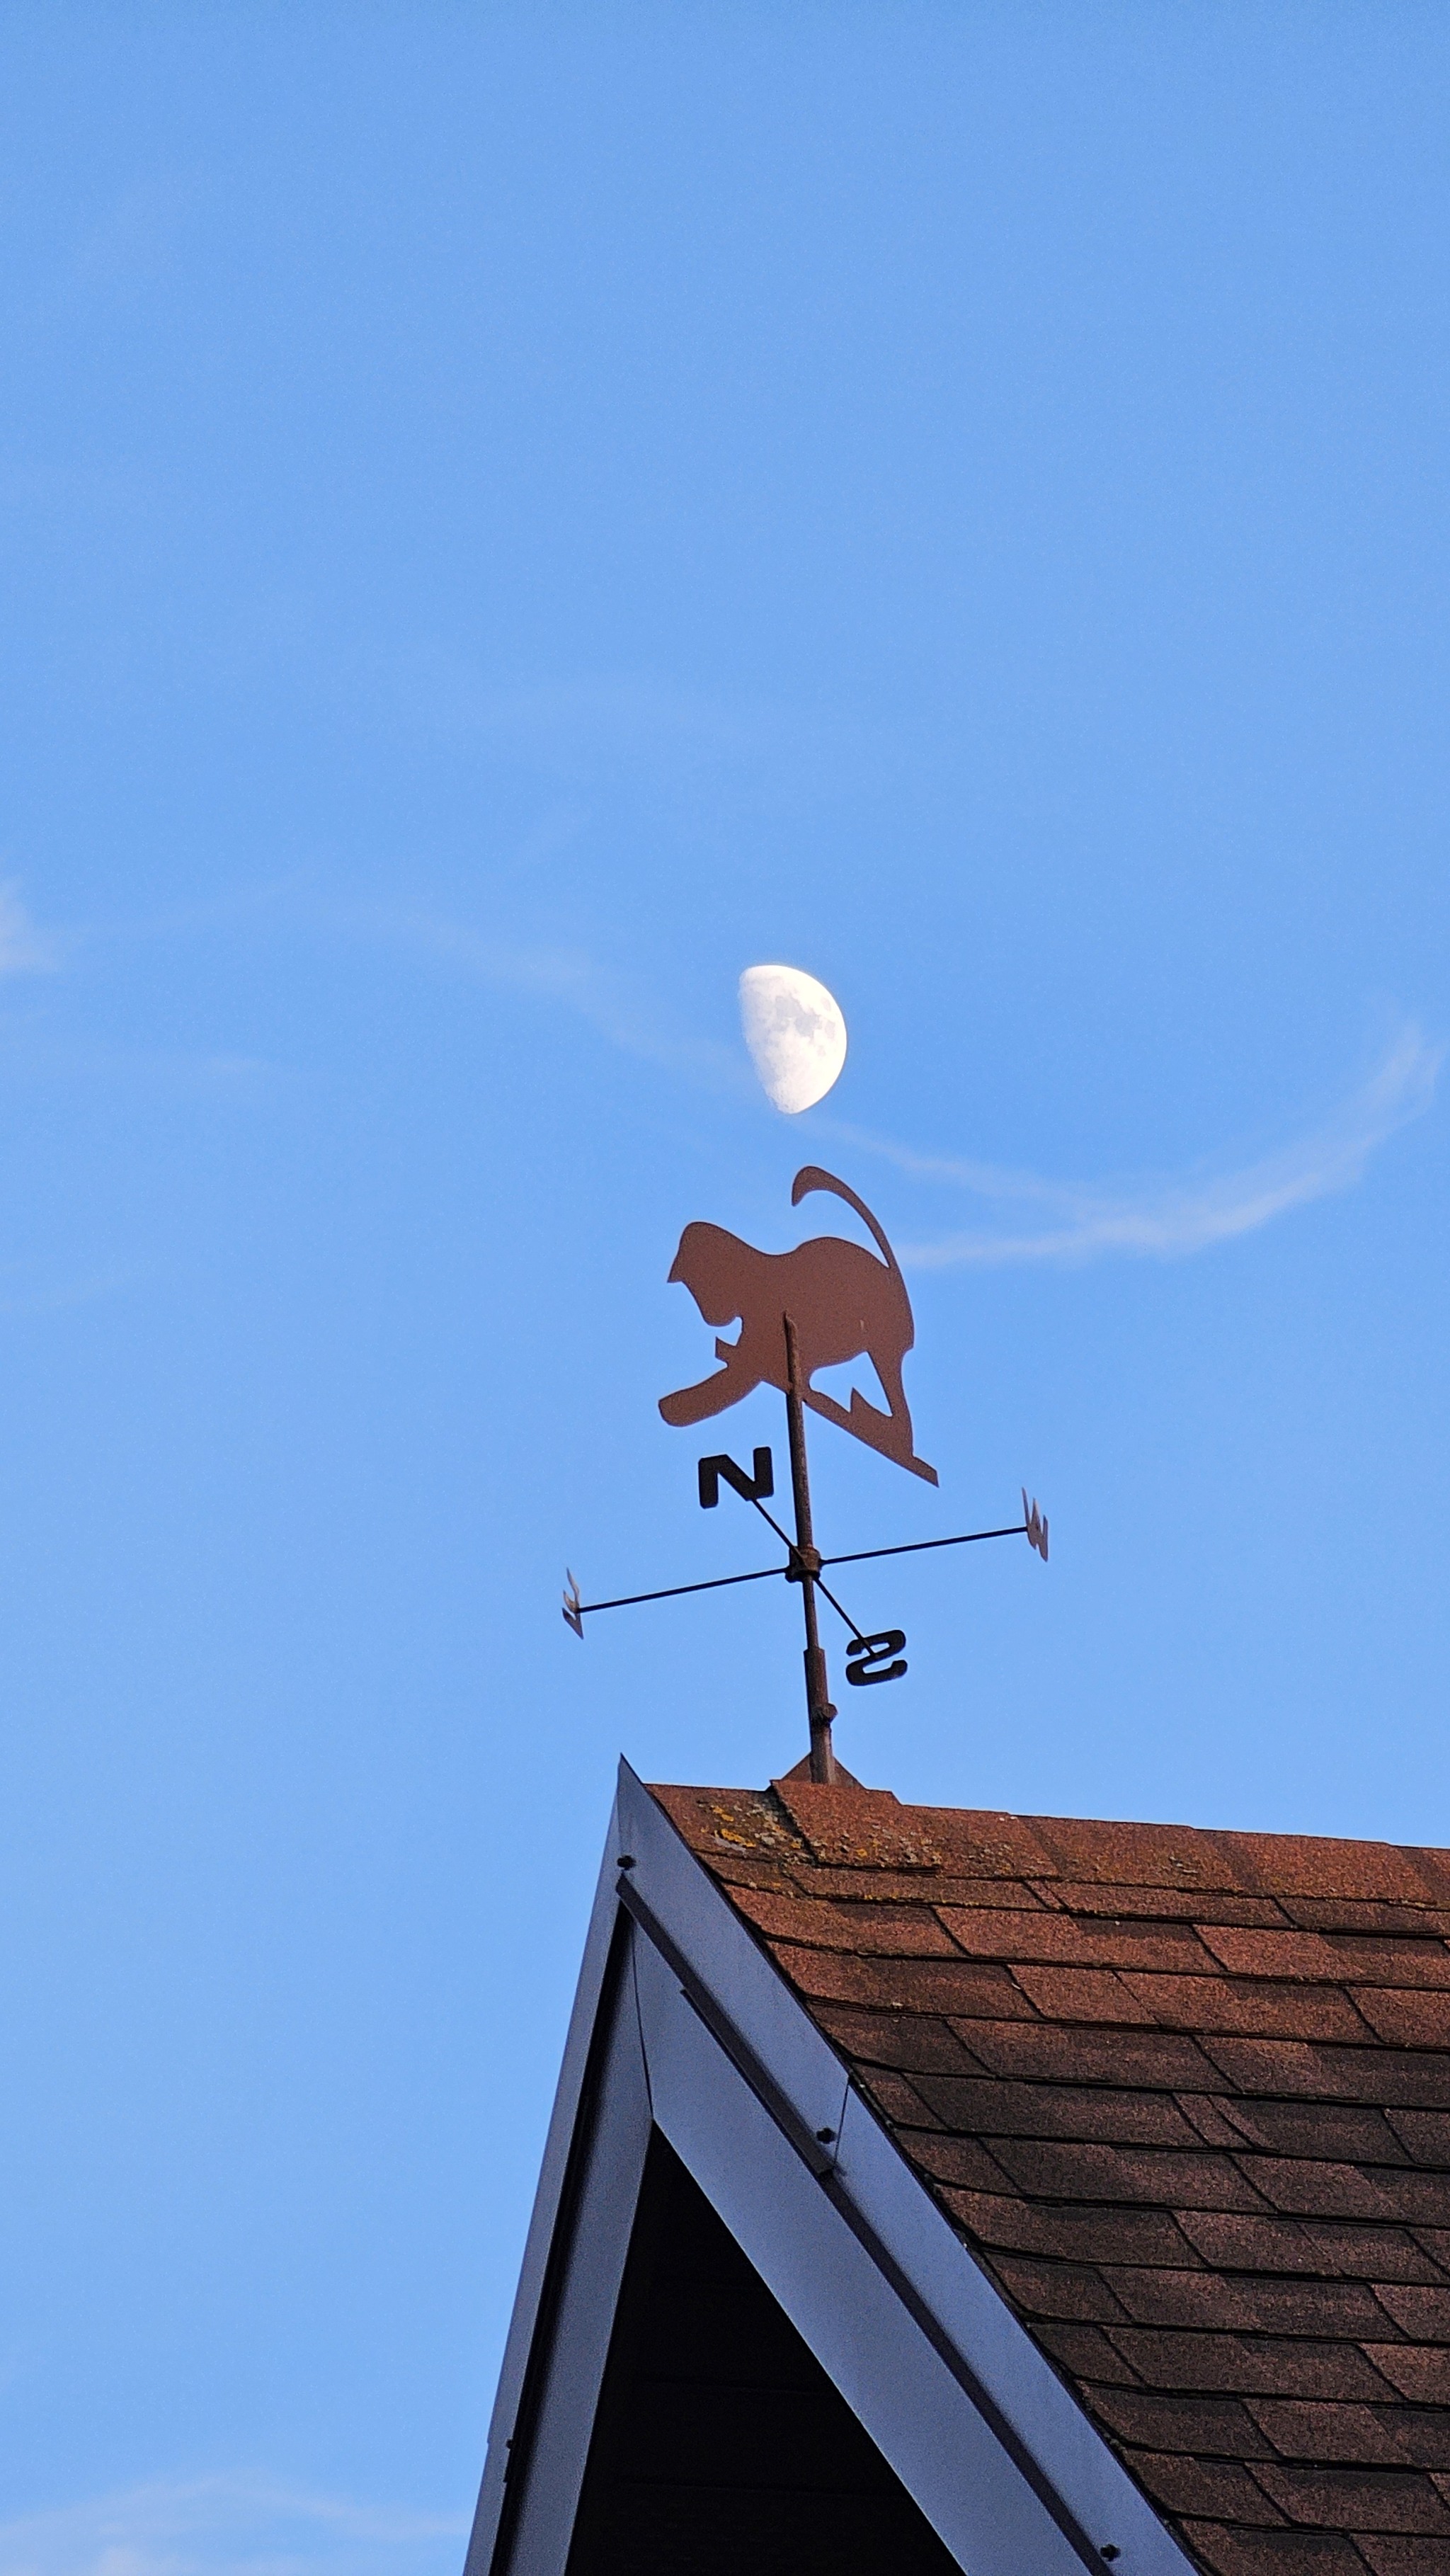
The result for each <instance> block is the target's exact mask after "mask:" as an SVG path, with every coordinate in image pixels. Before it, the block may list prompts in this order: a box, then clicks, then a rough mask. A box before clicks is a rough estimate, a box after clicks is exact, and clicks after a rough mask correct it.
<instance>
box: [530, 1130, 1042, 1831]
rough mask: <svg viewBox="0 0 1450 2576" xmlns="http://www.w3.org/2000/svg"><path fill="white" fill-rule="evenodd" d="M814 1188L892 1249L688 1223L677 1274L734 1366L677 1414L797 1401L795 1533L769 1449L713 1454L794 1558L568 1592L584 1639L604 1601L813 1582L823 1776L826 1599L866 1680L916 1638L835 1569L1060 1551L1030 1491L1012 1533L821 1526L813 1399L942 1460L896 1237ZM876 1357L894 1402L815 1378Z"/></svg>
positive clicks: (916, 1472) (677, 1403)
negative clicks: (772, 1395) (918, 1368)
mask: <svg viewBox="0 0 1450 2576" xmlns="http://www.w3.org/2000/svg"><path fill="white" fill-rule="evenodd" d="M814 1190H831V1191H833V1192H834V1194H835V1196H836V1197H837V1198H839V1199H844V1200H845V1202H846V1205H847V1206H848V1207H849V1208H853V1209H854V1210H855V1213H856V1215H857V1216H858V1217H859V1218H860V1219H861V1222H862V1224H863V1225H864V1226H866V1227H867V1229H868V1230H869V1232H870V1233H871V1234H872V1236H873V1237H874V1238H875V1241H876V1243H877V1245H878V1246H879V1248H880V1252H881V1256H882V1257H881V1259H880V1260H879V1261H878V1259H877V1258H876V1255H875V1254H874V1253H871V1252H868V1251H867V1250H866V1249H865V1246H864V1245H862V1244H859V1243H852V1242H850V1241H848V1240H847V1238H846V1237H845V1236H844V1235H838V1234H818V1235H813V1236H812V1237H811V1238H810V1240H809V1241H808V1242H806V1243H801V1244H797V1245H796V1247H795V1249H794V1251H791V1252H758V1251H757V1250H756V1249H755V1246H754V1245H753V1244H749V1243H742V1241H741V1239H740V1237H739V1235H738V1234H729V1233H727V1232H726V1230H725V1228H724V1227H723V1226H719V1225H687V1226H686V1228H685V1231H684V1233H683V1234H682V1235H681V1237H680V1248H679V1250H678V1252H677V1253H676V1255H675V1259H674V1266H673V1268H672V1269H671V1271H670V1278H671V1280H681V1281H683V1283H684V1285H685V1287H687V1288H688V1289H689V1292H690V1294H691V1296H692V1297H693V1298H694V1300H695V1303H696V1305H697V1306H698V1307H699V1310H700V1313H701V1315H702V1317H703V1319H704V1321H705V1322H706V1323H707V1324H711V1325H714V1326H715V1327H716V1328H717V1339H716V1343H715V1356H716V1358H717V1359H718V1360H719V1361H720V1362H721V1363H722V1365H721V1366H720V1367H719V1368H718V1369H716V1370H714V1371H713V1372H712V1373H711V1375H710V1376H709V1377H705V1378H701V1379H700V1381H699V1383H698V1385H695V1386H686V1387H681V1388H680V1389H679V1390H678V1392H677V1393H675V1394H674V1395H666V1396H662V1397H661V1399H660V1411H661V1413H662V1414H663V1415H664V1418H665V1420H666V1422H668V1423H672V1424H673V1425H674V1426H675V1427H676V1428H677V1429H681V1430H684V1429H688V1428H690V1427H691V1426H692V1425H693V1424H695V1423H697V1422H707V1421H709V1420H710V1418H711V1416H712V1415H714V1414H717V1413H724V1412H726V1411H727V1410H728V1408H729V1407H730V1406H731V1405H732V1404H739V1403H740V1402H741V1401H742V1399H743V1398H744V1397H745V1396H747V1395H753V1394H754V1392H755V1389H756V1388H757V1387H758V1386H774V1387H778V1388H779V1389H780V1392H781V1393H782V1394H783V1395H784V1397H785V1419H786V1436H787V1439H788V1442H789V1447H790V1481H791V1500H792V1504H793V1506H794V1512H795V1537H794V1538H793V1539H792V1538H791V1537H790V1536H789V1535H788V1533H787V1532H786V1531H785V1530H783V1529H782V1528H781V1525H780V1523H779V1521H777V1520H776V1519H775V1518H774V1517H773V1515H772V1514H771V1513H770V1512H768V1511H767V1510H766V1508H765V1506H766V1503H767V1501H768V1500H769V1499H770V1497H771V1496H772V1495H773V1494H774V1492H775V1470H774V1464H773V1461H772V1458H771V1453H770V1451H769V1449H757V1450H756V1451H755V1453H754V1457H753V1460H752V1464H751V1469H750V1472H749V1473H747V1471H746V1470H745V1468H743V1467H738V1466H737V1465H736V1463H735V1461H734V1459H733V1458H727V1457H723V1456H714V1457H708V1458H702V1459H701V1460H700V1462H699V1485H700V1502H701V1505H702V1506H703V1508H704V1509H705V1510H706V1511H711V1510H713V1509H714V1508H715V1506H716V1505H717V1504H718V1502H719V1500H720V1487H721V1484H722V1483H724V1484H726V1485H728V1486H729V1487H730V1490H731V1492H732V1493H735V1494H738V1495H739V1496H740V1498H741V1500H742V1502H747V1503H750V1504H752V1505H753V1506H754V1508H755V1510H756V1511H757V1512H759V1514H760V1517H761V1519H762V1520H763V1521H766V1522H767V1523H768V1524H769V1526H770V1528H771V1529H772V1530H773V1531H774V1532H775V1535H776V1537H777V1538H778V1539H779V1540H780V1542H781V1545H782V1546H783V1547H784V1549H785V1551H786V1561H785V1563H784V1565H763V1566H760V1567H758V1568H757V1569H756V1570H755V1571H754V1572H753V1573H750V1574H719V1575H715V1576H713V1577H712V1578H711V1579H710V1580H709V1581H707V1582H704V1583H672V1584H668V1585H666V1586H665V1587H664V1589H663V1590H661V1591H657V1592H630V1593H626V1594H624V1595H622V1596H621V1598H620V1599H618V1600H615V1601H582V1600H581V1599H580V1597H579V1587H578V1585H577V1583H576V1582H575V1580H574V1577H573V1575H572V1574H570V1575H569V1578H568V1589H567V1591H566V1592H565V1595H564V1617H565V1619H566V1620H567V1622H568V1624H569V1626H570V1627H571V1628H572V1629H573V1631H574V1634H575V1635H576V1637H582V1636H583V1634H584V1622H585V1620H586V1619H587V1618H589V1617H591V1616H592V1615H594V1614H595V1613H596V1612H598V1611H601V1610H626V1609H630V1608H633V1607H634V1606H635V1605H636V1604H637V1603H639V1602H644V1601H671V1600H675V1599H677V1598H678V1597H679V1596H680V1595H681V1594H682V1593H686V1592H719V1591H723V1590H724V1589H725V1588H726V1587H727V1586H728V1585H730V1584H734V1583H766V1582H769V1581H771V1580H772V1579H775V1580H781V1579H783V1580H784V1581H785V1582H787V1583H798V1584H799V1585H800V1587H801V1603H802V1607H803V1610H804V1613H805V1636H806V1644H805V1676H806V1711H807V1715H808V1717H809V1720H810V1754H809V1757H808V1770H809V1775H810V1777H811V1779H812V1780H821V1781H831V1780H834V1779H835V1778H836V1777H837V1770H836V1760H835V1755H834V1752H833V1750H832V1745H831V1721H832V1719H833V1718H834V1717H835V1715H836V1711H835V1709H834V1708H833V1707H832V1705H831V1698H830V1689H829V1685H828V1682H827V1678H826V1657H825V1651H824V1649H823V1647H822V1645H821V1640H820V1623H819V1618H818V1614H817V1608H816V1595H817V1593H818V1592H819V1593H820V1595H821V1597H822V1599H823V1600H825V1601H826V1602H828V1603H829V1605H830V1607H831V1609H832V1610H834V1611H835V1613H836V1616H837V1617H838V1618H839V1619H841V1620H843V1621H844V1623H845V1626H846V1630H847V1644H846V1679H847V1681H848V1682H849V1683H851V1684H853V1685H854V1686H856V1687H857V1688H861V1687H864V1686H866V1685H868V1684H871V1683H875V1682H894V1681H899V1680H900V1679H901V1677H902V1675H903V1673H904V1672H905V1671H906V1657H905V1648H906V1637H905V1633H904V1631H903V1630H902V1629H900V1628H879V1629H874V1630H871V1631H867V1630H865V1629H862V1628H859V1627H858V1626H857V1625H856V1623H855V1621H854V1620H853V1619H852V1617H851V1615H850V1613H849V1611H847V1610H844V1609H843V1608H842V1606H841V1604H840V1602H839V1601H838V1600H837V1599H836V1596H835V1594H834V1592H833V1591H832V1590H831V1588H830V1586H829V1585H828V1584H827V1582H826V1581H825V1579H824V1577H825V1569H826V1567H827V1566H832V1567H834V1566H837V1565H862V1564H865V1563H866V1562H868V1561H869V1560H873V1559H875V1558H877V1557H883V1556H917V1555H922V1554H924V1553H926V1552H927V1551H928V1550H929V1549H932V1548H938V1547H970V1546H971V1545H972V1544H973V1543H974V1542H975V1541H976V1540H978V1539H988V1538H1022V1537H1025V1538H1026V1540H1027V1542H1028V1544H1029V1546H1031V1547H1034V1548H1036V1550H1037V1552H1038V1554H1039V1555H1040V1556H1041V1557H1042V1558H1043V1559H1044V1560H1045V1559H1046V1556H1047V1523H1046V1521H1045V1520H1044V1519H1043V1517H1042V1515H1041V1513H1040V1512H1039V1511H1038V1508H1037V1505H1036V1503H1035V1502H1032V1503H1030V1504H1029V1502H1028V1500H1027V1495H1026V1491H1025V1489H1024V1491H1023V1495H1022V1518H1021V1520H1020V1521H1013V1522H1011V1523H1010V1524H1009V1525H1008V1526H1007V1527H1006V1528H1005V1529H990V1530H962V1531H960V1532H958V1534H957V1535H956V1536H955V1537H952V1538H923V1539H910V1540H908V1541H906V1543H905V1544H904V1545H901V1546H897V1547H863V1548H855V1549H853V1550H851V1551H850V1552H849V1553H848V1554H844V1555H839V1556H822V1554H821V1552H820V1550H819V1548H818V1547H817V1546H816V1543H815V1532H814V1529H813V1526H812V1522H811V1488H810V1476H809V1472H808V1467H807V1460H806V1426H805V1415H806V1408H807V1406H809V1408H810V1410H811V1412H812V1413H818V1414H820V1415H821V1416H822V1417H823V1419H824V1420H825V1421H827V1422H834V1423H835V1424H836V1425H837V1426H838V1428H839V1429H840V1430H842V1431H849V1432H850V1433H851V1435H852V1437H853V1439H856V1440H861V1441H864V1442H865V1444H866V1446H867V1448H868V1449H875V1450H877V1451H879V1453H880V1455H881V1456H882V1457H883V1458H889V1459H891V1460H892V1461H893V1462H894V1464H895V1465H896V1466H898V1467H905V1468H906V1469H907V1471H908V1473H909V1474H911V1475H913V1476H921V1477H924V1478H925V1480H926V1482H927V1483H928V1484H930V1485H934V1484H935V1483H936V1481H937V1472H936V1469H935V1467H929V1466H928V1465H927V1463H926V1460H925V1459H924V1458H918V1456H917V1455H916V1447H915V1440H914V1436H913V1433H912V1427H911V1414H910V1411H909V1409H908V1406H907V1401H906V1390H905V1388H904V1386H903V1384H902V1374H901V1372H902V1363H903V1362H904V1360H905V1358H906V1354H907V1352H908V1351H909V1350H910V1348H911V1346H912V1343H913V1341H914V1340H915V1331H914V1327H913V1324H912V1318H911V1301H910V1299H909V1297H908V1296H907V1293H906V1282H905V1280H904V1279H903V1278H902V1275H901V1269H900V1265H899V1264H898V1262H897V1258H896V1255H895V1253H894V1252H893V1251H892V1249H891V1246H890V1244H889V1243H888V1242H887V1240H886V1236H885V1234H884V1232H883V1230H882V1228H881V1226H880V1225H879V1224H878V1223H877V1220H876V1218H875V1217H874V1216H873V1215H872V1213H871V1210H870V1209H869V1208H868V1207H867V1205H866V1203H865V1201H864V1199H859V1198H858V1197H857V1196H856V1193H855V1191H854V1190H853V1189H849V1188H848V1187H847V1185H846V1183H845V1182H844V1181H838V1180H837V1179H836V1178H835V1176H834V1174H833V1173H831V1172H823V1171H822V1170H821V1169H820V1167H819V1165H817V1164H815V1163H807V1164H806V1166H805V1167H804V1169H803V1170H802V1171H799V1172H797V1174H796V1176H795V1181H794V1183H793V1185H792V1188H791V1194H790V1198H791V1205H792V1207H799V1205H800V1203H801V1200H802V1199H803V1198H808V1197H809V1196H810V1194H811V1192H812V1191H814ZM737 1322H738V1324H739V1326H740V1330H739V1332H738V1333H737V1335H736V1337H735V1339H734V1341H733V1342H732V1341H726V1340H724V1339H722V1338H719V1337H718V1336H719V1328H721V1327H723V1326H726V1325H730V1324H734V1323H737ZM858 1359H866V1360H869V1361H870V1362H871V1365H872V1367H873V1368H874V1369H875V1371H876V1375H877V1377H878V1379H879V1380H880V1382H881V1388H882V1391H883V1393H884V1395H885V1397H886V1406H887V1409H886V1411H885V1412H884V1413H883V1412H882V1410H881V1408H880V1406H879V1405H875V1404H871V1403H868V1401H867V1399H866V1397H865V1396H863V1395H862V1394H861V1393H860V1391H859V1389H857V1388H855V1387H853V1388H852V1390H851V1401H850V1403H849V1405H845V1404H838V1403H837V1401H836V1399H835V1397H834V1396H831V1395H826V1394H824V1393H823V1392H822V1391H821V1390H820V1389H819V1388H818V1387H816V1386H814V1385H813V1384H812V1382H811V1381H812V1379H813V1378H814V1377H815V1375H816V1372H817V1370H818V1369H827V1368H836V1367H839V1366H841V1365H843V1364H845V1363H846V1362H849V1361H851V1360H858Z"/></svg>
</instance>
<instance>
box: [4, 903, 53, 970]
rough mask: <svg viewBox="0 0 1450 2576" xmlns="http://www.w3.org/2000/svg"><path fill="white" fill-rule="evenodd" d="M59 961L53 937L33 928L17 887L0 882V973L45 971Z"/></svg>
mask: <svg viewBox="0 0 1450 2576" xmlns="http://www.w3.org/2000/svg"><path fill="white" fill-rule="evenodd" d="M59 963H60V957H59V952H58V950H57V947H56V944H55V942H54V940H52V939H47V938H46V936H45V934H44V933H43V932H42V931H40V930H38V929H37V928H36V925H35V923H34V922H33V921H32V920H31V918H30V915H29V913H28V912H27V911H26V908H25V906H24V904H23V903H22V901H21V899H20V892H19V889H18V887H16V886H14V885H5V884H0V975H46V974H49V973H50V972H51V970H52V969H53V968H54V967H56V966H58V965H59Z"/></svg>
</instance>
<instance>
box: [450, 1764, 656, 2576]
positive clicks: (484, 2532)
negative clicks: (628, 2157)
mask: <svg viewBox="0 0 1450 2576" xmlns="http://www.w3.org/2000/svg"><path fill="white" fill-rule="evenodd" d="M631 1777H633V1774H631ZM620 1830H621V1827H620V1815H619V1802H618V1798H617V1797H616V1800H615V1804H614V1808H613V1810H612V1812H611V1815H610V1819H609V1839H608V1841H607V1842H606V1843H605V1846H604V1859H603V1863H602V1865H601V1868H600V1873H599V1883H598V1886H597V1887H596V1889H595V1892H594V1903H593V1907H592V1909H591V1911H590V1917H589V1931H588V1934H587V1937H586V1939H585V1944H584V1956H583V1959H582V1960H581V1962H580V1967H579V1982H578V1985H577V1987H576V1988H575V1992H574V2002H573V2006H572V2009H571V2011H570V2015H569V2030H568V2036H567V2037H566V2039H565V2042H564V2055H563V2059H562V2062H561V2064H560V2068H559V2081H558V2085H557V2087H556V2089H555V2093H554V2107H553V2110H552V2112H551V2114H550V2118H549V2127H548V2134H547V2136H546V2139H545V2143H544V2155H543V2161H542V2164H541V2165H540V2168H539V2180H538V2186H537V2189H536V2191H535V2193H534V2206H533V2210H532V2213H531V2216H530V2219H529V2230H528V2235H527V2237H526V2238H525V2241H524V2256H523V2262H522V2264H521V2266H520V2270H519V2285H518V2288H517V2290H516V2291H515V2293H514V2304H513V2311H512V2314H511V2316H510V2319H509V2329H508V2334H507V2337H506V2339H505V2343H504V2354H503V2361H502V2364H501V2366H500V2369H499V2378H498V2388H497V2391H496V2393H495V2396H494V2402H493V2412H492V2414H491V2416H490V2419H489V2428H488V2451H487V2455H486V2458H485V2462H484V2470H483V2478H482V2481H481V2484H480V2486H479V2491H478V2504H477V2507H476V2509H475V2512H474V2517H473V2529H472V2533H471V2535H470V2538H469V2544H468V2556H467V2559H466V2561H465V2571H464V2576H487V2571H488V2569H489V2567H490V2566H491V2565H492V2563H493V2558H494V2549H495V2543H496V2540H497V2538H498V2531H499V2524H500V2520H501V2517H502V2514H503V2507H504V2491H505V2484H506V2481H507V2480H508V2471H509V2465H510V2460H511V2456H512V2452H511V2445H512V2440H513V2435H514V2431H515V2425H516V2422H517V2419H518V2417H519V2414H520V2409H521V2407H522V2406H523V2403H524V2399H525V2394H526V2383H527V2381H528V2378H529V2376H530V2370H531V2357H533V2356H536V2355H537V2354H538V2352H539V2349H540V2340H541V2339H540V2336H539V2333H538V2331H537V2330H538V2328H539V2327H540V2325H541V2323H542V2322H543V2321H544V2320H543V2319H542V2317H541V2310H542V2308H543V2306H544V2303H545V2294H546V2290H548V2289H549V2288H550V2287H551V2285H550V2280H549V2275H550V2268H551V2264H552V2265H553V2267H554V2268H555V2270H556V2271H557V2267H558V2265H559V2263H560V2262H561V2261H562V2260H563V2259H564V2252H565V2247H566V2244H567V2237H568V2232H569V2231H568V2228H567V2226H562V2227H561V2225H560V2223H559V2222H560V2219H561V2215H563V2214H564V2205H565V2203H566V2200H567V2198H568V2196H569V2184H570V2179H571V2162H572V2164H573V2167H574V2169H575V2176H576V2186H575V2187H576V2188H577V2168H578V2161H579V2158H580V2156H581V2155H582V2153H583V2152H584V2151H585V2148H586V2147H587V2137H586V2136H585V2135H584V2134H582V2130H587V2127H588V2122H587V2120H585V2121H584V2122H583V2123H582V2129H581V2118H580V2113H581V2107H583V2105H584V2102H585V2096H586V2091H587V2088H588V2085H589V2079H590V2075H591V2071H592V2072H593V2073H594V2075H595V2076H596V2078H597V2072H598V2067H597V2058H598V2050H599V2046H600V2044H601V2041H600V2035H599V2034H600V2025H601V2020H607V2018H608V2016H607V2014H602V2013H601V2006H602V2005H603V2003H604V2001H605V1987H606V1981H607V1978H608V1975H609V1967H610V1955H611V1948H612V1945H613V1943H614V1936H615V1931H616V1927H617V1924H618V1920H619V1907H618V1901H617V1899H616V1896H615V1892H614V1891H615V1880H616V1878H617V1876H618V1869H617V1856H618V1854H619V1853H620V1852H621V1851H622V1850H624V1849H625V1845H624V1844H622V1843H621V1842H620V1840H619V1835H620ZM591 2057H592V2058H594V2060H595V2061H596V2062H595V2065H594V2068H593V2069H592V2070H591ZM553 2295H554V2296H555V2297H556V2296H557V2284H554V2285H553ZM543 2340H544V2341H546V2340H547V2337H546V2336H545V2337H544V2338H543ZM540 2366H541V2365H540V2361H539V2359H538V2358H533V2360H532V2368H533V2371H534V2373H535V2374H536V2373H537V2371H538V2369H539V2367H540Z"/></svg>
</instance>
